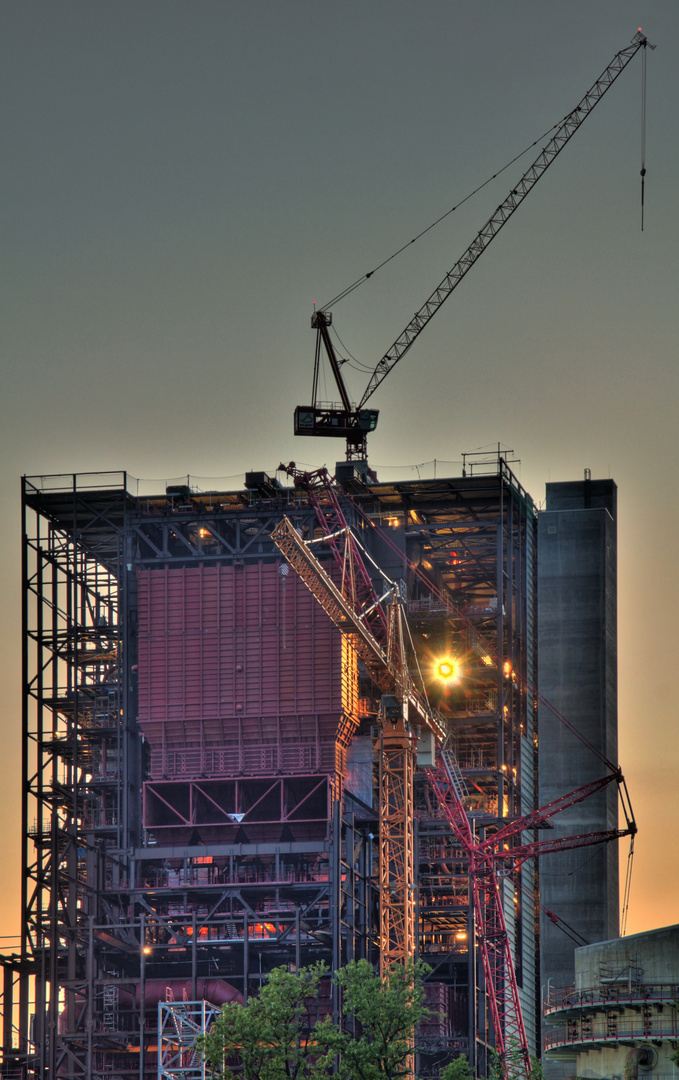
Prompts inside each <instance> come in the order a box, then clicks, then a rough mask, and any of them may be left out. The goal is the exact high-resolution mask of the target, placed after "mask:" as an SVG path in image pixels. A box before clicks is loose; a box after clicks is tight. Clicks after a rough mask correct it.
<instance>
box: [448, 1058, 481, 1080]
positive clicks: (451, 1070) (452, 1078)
mask: <svg viewBox="0 0 679 1080" xmlns="http://www.w3.org/2000/svg"><path fill="white" fill-rule="evenodd" d="M473 1076H474V1073H473V1072H472V1067H471V1065H470V1064H469V1062H468V1061H467V1058H466V1055H465V1054H460V1056H459V1057H456V1058H455V1060H454V1061H451V1062H449V1063H448V1065H445V1066H444V1067H443V1068H442V1069H441V1080H473Z"/></svg>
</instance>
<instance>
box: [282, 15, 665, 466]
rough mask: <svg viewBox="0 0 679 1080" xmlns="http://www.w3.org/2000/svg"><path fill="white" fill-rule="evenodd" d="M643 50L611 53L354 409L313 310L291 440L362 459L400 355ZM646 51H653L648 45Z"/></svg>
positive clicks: (323, 314) (322, 317) (637, 40)
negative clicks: (310, 363) (322, 393)
mask: <svg viewBox="0 0 679 1080" xmlns="http://www.w3.org/2000/svg"><path fill="white" fill-rule="evenodd" d="M648 45H649V42H648V39H647V38H646V37H645V35H644V34H643V33H642V32H641V29H639V31H638V32H637V33H636V34H635V35H634V37H633V38H632V41H631V43H630V44H629V45H628V46H627V47H626V48H625V49H621V50H620V52H618V53H616V54H615V56H614V57H613V60H612V61H611V63H610V64H609V65H608V67H607V68H606V69H605V70H604V71H603V73H602V74H601V75H600V76H599V78H598V79H597V80H596V82H595V83H594V84H593V86H591V87H590V89H589V90H588V91H587V93H586V94H585V96H584V97H583V98H582V100H581V101H580V102H578V104H577V105H576V106H575V108H574V109H573V110H572V111H571V112H569V113H568V115H567V116H566V117H565V118H564V119H563V120H562V121H561V123H560V124H559V126H558V128H557V130H556V132H555V133H554V135H553V136H552V138H551V139H550V140H549V141H548V142H547V143H546V144H545V146H543V148H542V149H541V151H540V153H539V154H538V156H537V157H536V159H535V161H534V162H533V163H532V164H531V165H530V166H529V168H528V169H527V170H526V172H525V173H524V174H523V176H522V177H521V179H520V180H519V181H518V183H517V184H515V185H514V187H512V189H511V191H510V192H509V193H508V195H507V196H506V197H505V198H504V199H503V201H502V202H501V203H500V205H499V206H498V207H497V209H496V210H495V211H494V212H493V213H492V214H491V216H490V217H489V219H488V221H486V223H485V224H484V225H483V226H482V228H481V229H479V231H478V233H477V234H476V236H475V237H474V239H473V240H472V242H471V244H470V245H469V246H468V248H467V249H466V251H464V252H463V254H462V255H461V256H460V258H459V259H458V260H457V262H456V263H455V265H454V266H453V267H452V269H451V270H450V271H449V272H448V273H447V274H446V276H445V277H444V278H443V280H442V281H441V282H440V284H439V285H437V287H436V288H435V289H434V291H433V292H432V294H431V295H430V296H429V297H428V298H427V299H426V300H425V302H424V303H423V304H422V306H421V307H420V308H419V309H418V310H417V311H416V312H415V314H414V315H413V317H412V319H411V320H410V322H409V323H408V324H407V326H406V327H405V328H404V329H403V330H402V331H401V333H400V334H399V336H398V337H397V338H396V340H395V341H394V342H393V344H392V345H391V346H390V347H389V348H388V349H387V351H386V352H385V353H384V355H383V356H382V357H381V359H380V360H378V362H377V364H376V365H375V367H374V369H373V371H372V374H371V375H370V378H369V380H368V385H367V386H366V388H365V390H364V391H363V394H362V395H361V397H360V399H359V401H358V404H353V403H352V401H351V398H350V396H349V392H348V390H347V387H346V384H345V381H344V378H343V375H342V371H341V363H342V361H341V360H340V358H339V357H338V355H337V352H336V350H335V347H334V344H333V341H332V338H331V335H330V327H331V325H332V312H331V311H328V310H327V309H326V308H319V309H318V310H316V311H314V314H313V316H312V319H311V326H312V329H314V330H315V331H316V351H315V359H314V378H313V386H312V395H311V404H310V405H298V406H297V408H296V409H295V423H294V431H295V435H317V436H332V437H335V438H343V439H345V440H346V459H347V461H355V460H366V459H367V439H368V435H369V434H370V432H372V431H374V430H375V428H376V427H377V420H378V416H379V411H378V410H377V409H373V408H366V405H367V403H368V401H369V400H370V398H371V397H372V395H373V394H374V393H375V391H376V390H377V388H378V386H379V385H380V384H381V383H382V382H383V381H384V379H386V377H387V375H388V374H389V372H390V371H392V370H393V368H394V367H395V366H396V364H398V362H399V360H401V359H402V358H403V357H404V356H405V354H406V353H407V352H408V350H409V349H410V347H411V345H413V343H414V342H415V341H416V339H417V338H418V337H419V335H420V334H421V333H422V331H423V330H424V328H425V326H427V324H428V323H429V321H430V319H432V318H433V316H434V315H435V314H436V312H437V311H438V310H439V308H440V307H441V305H442V304H443V303H444V301H445V300H447V299H448V297H449V296H450V295H451V293H452V292H453V291H454V290H455V289H456V288H457V286H458V285H459V284H460V282H461V281H462V279H463V278H464V277H466V275H467V274H468V273H469V271H470V270H471V268H472V266H473V265H474V263H475V262H476V261H477V260H478V259H479V258H480V257H481V255H482V254H483V252H484V251H485V250H486V248H487V247H488V245H489V244H490V242H491V240H494V239H495V237H496V236H497V234H498V233H499V231H500V229H502V227H503V226H504V225H506V223H507V222H508V221H509V219H510V217H511V216H512V215H513V214H514V212H515V211H516V210H518V208H519V206H520V205H521V203H522V202H523V200H524V199H525V198H526V196H527V195H528V194H529V192H530V191H532V190H533V188H534V187H535V185H536V184H537V182H538V180H540V179H541V177H542V176H543V175H544V173H545V172H546V170H547V169H548V168H549V166H550V165H551V164H552V162H553V161H554V159H555V158H556V157H557V156H558V155H559V154H560V153H561V151H562V150H563V148H564V147H565V146H566V144H567V143H568V142H569V141H570V140H571V139H572V137H573V135H575V132H576V131H577V130H578V128H579V127H580V125H581V124H582V123H583V122H584V120H586V118H587V117H588V116H589V114H590V113H591V111H592V109H593V108H594V107H595V106H596V105H597V104H598V103H599V101H601V98H602V97H603V96H604V94H605V93H606V91H607V90H608V89H609V88H610V87H611V86H612V85H613V83H614V82H615V80H616V79H617V78H618V76H619V75H620V74H621V72H622V71H624V69H625V68H626V67H627V65H628V64H629V62H630V61H631V60H632V59H633V57H634V56H635V55H636V53H637V52H639V50H640V49H645V48H646V47H647V46H648ZM650 47H651V48H655V46H653V45H651V46H650ZM366 277H370V274H367V275H366ZM323 354H325V356H326V357H327V360H328V362H329V364H330V368H331V371H332V375H333V378H334V381H335V384H336V386H337V391H338V393H339V397H340V401H339V402H338V403H336V404H326V403H322V402H320V401H319V396H318V390H319V375H320V365H321V358H322V356H323Z"/></svg>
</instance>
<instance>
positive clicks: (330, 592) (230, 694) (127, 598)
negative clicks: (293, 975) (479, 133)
mask: <svg viewBox="0 0 679 1080" xmlns="http://www.w3.org/2000/svg"><path fill="white" fill-rule="evenodd" d="M647 44H648V43H647V41H646V39H645V37H643V35H641V33H639V34H638V35H636V36H635V38H634V39H633V42H632V44H631V45H630V46H628V47H627V48H626V49H624V50H622V51H621V52H620V53H618V54H616V56H615V58H614V60H613V61H612V63H611V64H610V65H609V66H608V67H607V68H606V69H605V71H604V72H603V74H602V76H601V77H600V78H599V79H598V80H597V82H596V83H595V84H594V86H593V87H591V88H590V90H589V91H588V92H587V94H586V95H585V97H584V98H583V99H582V101H581V102H580V103H579V105H578V106H577V107H576V109H575V110H573V112H572V113H570V114H569V115H568V116H567V117H566V119H565V120H564V121H562V122H561V124H560V126H559V127H558V129H557V131H556V134H555V135H554V136H553V138H552V139H551V140H550V142H549V143H548V144H547V145H546V146H545V147H543V149H542V150H541V151H540V155H539V157H538V158H537V159H536V161H535V162H534V163H533V164H532V165H531V166H530V168H529V169H528V171H527V172H526V173H525V174H524V176H523V178H522V179H521V181H520V182H519V183H518V184H516V185H515V186H514V187H513V188H512V190H511V191H510V193H509V195H508V196H507V198H506V199H505V200H504V202H503V203H502V204H501V205H500V206H499V207H498V209H497V211H496V212H495V214H494V215H493V216H492V217H491V219H490V221H489V222H487V223H486V225H484V227H483V229H481V230H480V232H479V233H478V234H477V237H476V238H475V240H474V241H473V242H472V244H471V245H470V247H469V248H468V249H467V251H466V252H465V253H464V255H463V256H462V257H461V258H460V260H458V262H457V263H456V264H455V267H454V268H453V270H452V271H451V272H450V274H448V275H447V277H446V279H445V280H444V281H443V282H442V283H441V285H440V286H439V287H438V288H437V290H435V292H434V293H433V294H432V295H431V296H430V297H429V299H428V300H427V301H426V302H425V304H424V305H423V306H422V308H420V310H419V311H418V312H417V313H416V314H415V316H414V318H413V320H411V322H410V323H409V324H408V326H407V327H406V329H405V330H404V331H403V333H402V334H401V335H400V336H399V338H398V339H397V340H396V341H395V342H394V344H393V346H392V347H391V348H390V349H389V350H387V352H386V353H385V355H384V356H383V357H382V359H381V360H380V361H379V362H378V364H377V365H376V367H375V368H374V370H373V373H372V375H371V377H370V379H369V381H368V385H367V388H366V390H365V392H364V394H363V396H362V398H359V399H358V404H355V402H354V400H353V399H352V398H351V396H350V395H349V393H348V391H347V388H346V385H345V382H344V378H343V374H342V363H343V358H342V357H341V356H340V355H339V352H338V346H337V344H336V340H335V338H334V337H333V323H332V314H331V312H330V311H329V309H328V308H325V309H318V310H316V311H314V315H313V318H312V328H313V330H314V331H315V334H316V353H315V367H314V380H313V392H312V395H311V400H310V403H309V404H308V405H303V406H302V405H300V406H298V407H297V409H296V411H295V418H294V426H295V434H297V435H300V436H307V437H309V436H323V437H328V436H332V437H337V438H341V439H343V440H345V441H346V458H345V460H342V461H339V462H338V463H337V464H336V466H335V468H334V472H333V473H332V474H331V473H330V472H329V471H328V470H327V469H325V468H318V469H315V470H303V469H300V468H298V467H297V466H296V465H295V463H294V462H289V463H287V464H284V465H281V466H280V468H279V470H278V471H277V472H276V473H275V475H269V474H267V473H265V472H255V471H253V472H249V473H247V474H246V475H245V477H244V482H243V483H242V484H241V485H239V486H237V487H235V488H234V489H232V490H201V487H200V485H199V484H197V483H195V482H193V481H192V479H191V477H187V478H186V482H185V483H179V482H177V483H170V484H167V485H164V486H163V488H162V489H161V490H156V491H153V492H146V491H142V485H140V483H139V482H138V481H137V480H136V479H134V478H133V477H131V476H130V475H128V474H127V473H125V472H112V473H77V474H68V475H63V474H60V475H45V476H25V477H24V478H23V481H22V508H23V564H22V603H23V629H24V636H23V674H22V685H23V717H22V725H23V726H22V740H23V777H22V780H23V792H24V795H23V806H22V844H23V868H22V898H21V906H22V925H21V934H22V941H21V948H20V950H19V951H17V952H16V953H12V954H8V955H5V956H3V957H2V958H0V959H1V960H2V964H3V972H4V979H3V988H2V989H3V1011H2V1016H3V1056H2V1067H1V1070H0V1074H1V1075H2V1076H3V1077H5V1078H6V1080H57V1078H64V1080H128V1078H132V1077H135V1078H138V1080H150V1078H152V1077H153V1078H158V1080H162V1078H170V1077H176V1078H181V1080H190V1078H194V1077H195V1078H196V1080H197V1078H199V1077H203V1076H204V1075H205V1066H204V1064H203V1063H202V1062H201V1061H200V1058H199V1057H198V1055H196V1053H195V1050H194V1043H195V1038H196V1036H197V1035H198V1034H200V1033H201V1032H205V1031H206V1030H207V1029H208V1028H209V1025H210V1023H211V1021H212V1020H213V1019H214V1016H215V1014H216V1013H217V1012H218V1011H219V1009H220V1008H221V1006H222V1005H224V1004H225V1003H227V1002H232V1001H234V1002H242V1003H245V1002H247V1001H248V999H249V998H250V997H251V996H252V995H256V994H257V992H258V990H259V989H260V987H261V985H262V982H263V981H264V980H265V979H266V978H267V976H268V974H269V973H270V972H271V971H272V969H273V968H276V967H280V966H281V965H285V966H286V967H287V968H288V969H289V970H290V971H296V970H299V969H300V968H301V967H304V966H306V965H309V964H312V963H315V962H316V961H323V962H325V964H326V965H327V967H328V969H329V971H335V970H337V969H338V968H340V967H342V966H343V965H345V964H346V963H348V962H349V961H351V960H354V959H361V958H365V959H367V960H368V961H369V962H370V963H371V964H372V965H374V968H375V970H376V971H379V972H381V973H384V972H385V971H386V970H387V969H388V968H389V966H390V965H392V964H399V963H405V962H407V961H409V960H412V959H419V960H422V961H424V962H426V964H427V965H429V968H430V972H429V974H428V975H427V978H426V981H425V984H424V985H425V992H426V1002H427V1005H428V1007H429V1009H430V1010H431V1014H430V1017H429V1019H428V1021H427V1022H426V1023H425V1024H423V1025H421V1026H420V1030H419V1031H418V1033H417V1037H416V1044H415V1046H414V1047H413V1055H414V1057H413V1060H414V1069H415V1072H416V1075H417V1076H419V1077H422V1078H426V1080H437V1078H438V1076H439V1073H440V1070H441V1068H442V1067H443V1066H444V1065H446V1064H447V1063H449V1062H450V1061H452V1060H454V1059H455V1058H457V1057H458V1056H459V1055H461V1054H463V1055H465V1056H466V1057H467V1059H468V1061H469V1063H470V1065H471V1068H472V1070H473V1071H474V1074H475V1075H476V1076H479V1077H482V1076H487V1075H488V1073H489V1070H490V1069H491V1068H492V1064H493V1060H494V1059H493V1055H498V1056H499V1060H500V1062H501V1063H502V1068H503V1073H504V1075H506V1076H508V1077H510V1078H511V1080H514V1078H516V1080H519V1078H525V1080H527V1078H528V1077H529V1075H530V1072H531V1068H532V1065H531V1059H535V1058H539V1057H540V1056H541V1053H542V1046H543V1040H542V1036H543V1032H542V1011H543V999H545V994H544V987H545V986H550V985H551V987H552V988H553V987H555V986H565V985H567V984H569V983H570V982H572V981H573V978H574V975H573V971H574V967H573V964H574V960H573V957H574V952H575V947H576V945H579V946H581V945H592V944H593V943H594V942H597V941H603V940H608V939H611V938H616V937H617V936H618V935H619V932H620V912H619V899H618V896H619V880H618V878H619V875H618V841H619V840H620V839H621V838H623V837H632V838H633V837H634V834H635V832H636V825H635V822H634V816H633V813H632V809H631V806H630V802H629V797H628V794H627V790H626V787H625V782H624V777H623V774H622V772H621V770H620V767H619V764H618V757H617V671H616V662H617V630H616V626H617V623H616V619H617V612H616V596H617V581H616V565H617V564H616V544H617V539H616V520H617V505H616V485H615V483H614V482H613V481H612V480H610V479H608V480H603V479H597V478H594V479H593V478H592V476H591V474H590V472H589V470H588V469H585V471H584V474H583V477H582V478H574V479H573V480H572V481H570V482H564V483H553V484H552V483H550V484H548V485H547V492H546V500H545V501H544V504H543V502H542V493H540V503H541V505H542V504H543V505H544V508H541V509H540V510H538V506H537V499H534V498H533V497H532V496H531V494H529V493H528V492H527V491H526V490H524V488H523V486H522V484H521V483H520V482H519V480H518V479H517V476H516V475H515V472H514V471H513V468H512V465H513V464H514V462H513V460H512V458H511V454H506V453H504V452H501V450H500V447H499V446H498V449H497V451H494V452H492V453H487V454H484V453H482V454H476V455H472V454H469V455H465V456H464V458H463V466H462V468H461V470H460V472H459V475H455V476H447V477H435V478H432V479H417V480H406V481H402V482H398V481H394V482H385V481H383V480H382V479H381V478H380V477H379V476H377V475H376V474H375V472H374V471H373V470H372V468H371V467H370V465H369V461H368V448H367V440H368V436H369V435H370V433H371V432H372V431H373V430H374V428H375V426H376V425H377V420H378V412H377V410H375V409H372V408H368V407H366V404H367V401H368V399H369V398H370V396H371V395H372V393H373V392H374V391H375V390H376V389H377V387H378V386H379V385H380V383H381V382H382V380H383V379H384V378H385V377H386V376H387V375H388V374H389V372H390V371H391V369H392V368H393V367H394V366H395V364H396V363H397V362H398V361H400V359H401V358H402V357H403V356H404V354H405V353H406V352H407V351H408V349H409V348H410V347H411V345H412V344H413V343H414V342H415V340H416V339H417V337H418V336H419V334H420V333H421V331H422V330H423V329H424V327H425V326H426V325H427V323H428V321H429V319H431V318H432V317H433V315H434V314H435V313H436V311H437V310H438V308H439V307H440V306H441V304H442V303H443V302H444V301H445V299H447V297H448V296H449V295H450V294H451V293H452V291H453V290H454V289H455V288H456V286H457V284H459V282H460V281H461V280H462V279H463V277H464V276H465V275H466V273H467V272H468V270H469V269H470V268H471V266H472V265H473V264H474V263H475V261H476V260H477V259H478V258H479V257H480V255H481V254H482V253H483V251H484V250H485V248H486V247H487V245H488V244H489V243H490V242H491V240H492V239H493V238H494V236H495V235H496V233H497V232H498V231H499V229H500V228H501V227H503V225H504V224H505V222H506V221H508V220H509V218H510V217H511V215H512V214H513V213H514V211H515V210H516V209H517V208H518V206H519V205H520V204H521V202H522V201H523V199H524V198H525V197H526V196H527V195H528V194H529V192H530V191H531V190H532V187H533V186H534V185H535V184H536V183H537V181H538V180H539V179H540V178H541V176H542V174H543V172H544V171H545V170H546V168H547V167H548V166H549V165H550V164H551V162H552V161H553V160H554V158H555V157H556V156H557V154H558V153H560V152H561V150H562V149H563V148H564V146H565V145H566V144H567V142H568V140H569V139H570V138H571V136H572V135H573V134H574V132H575V131H576V130H577V128H578V127H579V125H580V124H581V123H582V122H583V121H584V120H585V118H586V116H587V115H588V113H589V112H590V111H591V109H592V108H594V107H595V105H596V104H597V102H598V101H599V100H600V98H601V97H602V96H603V94H604V93H605V92H606V90H607V89H608V88H609V87H610V86H611V85H612V83H613V82H614V80H615V79H616V78H617V76H618V75H619V74H620V73H621V72H622V71H623V70H624V68H625V67H626V65H627V64H628V63H629V62H630V60H632V58H633V57H634V56H635V55H636V54H637V52H639V51H640V50H643V51H644V53H645V47H646V45H647ZM323 364H327V365H328V367H329V370H330V371H331V373H332V375H333V377H334V380H335V384H336V387H337V396H338V399H339V400H338V401H335V402H322V401H320V399H319V385H320V379H319V373H320V371H321V367H322V365H323ZM620 809H621V811H622V812H621V813H620V814H619V810H620ZM619 817H620V820H619ZM582 847H587V848H590V849H591V858H588V862H587V868H586V871H584V872H583V873H580V872H579V871H578V874H577V875H575V874H573V875H571V876H570V877H569V876H568V867H571V868H572V869H576V868H578V867H579V862H578V861H575V860H577V859H579V855H578V852H579V849H580V848H582ZM550 860H551V861H550ZM553 860H560V862H559V863H558V865H559V866H560V867H561V874H560V875H550V874H545V878H544V880H542V879H541V874H542V873H543V867H547V868H549V867H551V866H552V865H554V863H553V862H552V861H553ZM569 860H570V862H569ZM580 861H581V860H580ZM625 895H626V894H625ZM623 907H624V902H623ZM323 986H324V990H323V993H322V994H321V996H320V997H319V1000H318V1002H317V1010H318V1016H319V1017H321V1018H322V1017H324V1016H327V1015H330V1016H332V1017H333V1019H334V1020H335V1021H336V1022H337V1023H341V1022H342V1012H341V1001H340V998H339V990H338V987H337V986H336V985H335V983H333V981H332V980H331V978H330V977H328V978H327V979H326V980H325V982H324V984H323ZM548 997H549V995H547V998H548ZM555 1068H557V1069H558V1066H555ZM548 1075H553V1076H558V1075H565V1074H563V1073H561V1074H560V1073H559V1072H558V1071H556V1072H553V1073H548Z"/></svg>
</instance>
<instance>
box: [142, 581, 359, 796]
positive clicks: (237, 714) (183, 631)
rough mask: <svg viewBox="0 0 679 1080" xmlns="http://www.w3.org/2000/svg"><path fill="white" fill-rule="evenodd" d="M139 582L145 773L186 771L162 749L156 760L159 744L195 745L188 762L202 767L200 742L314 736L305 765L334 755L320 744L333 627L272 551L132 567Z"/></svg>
mask: <svg viewBox="0 0 679 1080" xmlns="http://www.w3.org/2000/svg"><path fill="white" fill-rule="evenodd" d="M138 589H139V592H138V597H139V599H138V633H139V710H138V719H139V723H140V725H141V727H142V729H143V731H144V733H145V734H146V736H147V739H148V741H149V743H150V746H151V750H152V774H155V775H160V774H161V773H162V774H164V775H168V773H170V774H172V773H175V775H176V772H178V771H184V770H183V769H181V770H179V769H177V770H175V768H174V767H172V766H168V764H167V763H168V761H169V760H170V758H169V756H168V753H164V764H163V765H162V767H161V766H160V765H159V764H158V761H157V753H158V752H159V751H160V750H161V749H162V750H163V751H164V752H165V751H170V750H176V749H178V748H187V749H189V750H194V751H195V753H196V754H197V755H198V756H196V758H195V759H196V765H195V771H198V772H200V771H208V772H211V771H212V769H210V768H207V769H206V768H205V760H204V759H205V752H206V751H207V750H208V749H210V748H212V749H214V748H215V747H227V748H229V749H231V750H232V751H233V750H235V749H236V748H238V747H240V748H242V747H247V746H248V745H250V746H259V747H262V746H271V747H274V746H278V747H282V746H283V745H285V744H287V745H288V747H291V746H297V747H299V746H300V745H303V744H306V745H309V744H314V745H315V746H316V747H317V751H318V753H317V754H316V758H315V767H316V768H322V769H323V771H325V770H326V769H328V770H330V769H332V768H333V767H334V759H333V760H332V762H331V760H330V758H332V753H331V752H330V747H329V746H327V748H326V751H325V753H321V746H320V744H321V743H324V744H327V743H328V741H329V740H330V741H334V737H335V732H336V729H337V724H338V722H339V719H340V716H341V712H342V661H341V643H340V637H339V634H338V632H337V631H336V630H335V629H334V627H333V626H332V624H331V623H330V621H329V620H328V618H327V617H326V616H325V615H324V614H323V612H322V611H321V609H320V608H319V606H318V604H317V603H316V601H315V600H314V599H313V597H312V596H311V594H310V593H309V591H308V590H307V589H306V588H305V586H304V585H303V584H302V583H301V582H300V581H299V579H298V578H297V577H296V575H295V574H293V573H289V574H287V575H282V574H281V573H279V564H272V563H260V564H256V565H248V566H225V565H216V566H208V567H206V566H196V567H190V568H185V569H163V570H140V571H139V573H138ZM194 756H195V754H194ZM199 757H200V760H201V763H202V764H201V765H199V764H198V758H199ZM175 758H176V754H175ZM321 758H323V759H325V758H327V759H328V760H327V761H322V760H321ZM184 760H185V761H186V760H187V759H186V757H185V758H184ZM191 760H193V759H191ZM210 760H215V755H214V754H213V755H212V758H211V759H210ZM307 760H308V755H307ZM154 761H155V762H156V764H155V765H154ZM307 768H308V764H307ZM189 771H194V766H193V765H192V766H190V768H189ZM234 771H235V772H238V771H240V766H239V767H238V768H235V769H234ZM274 771H275V770H274Z"/></svg>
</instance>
